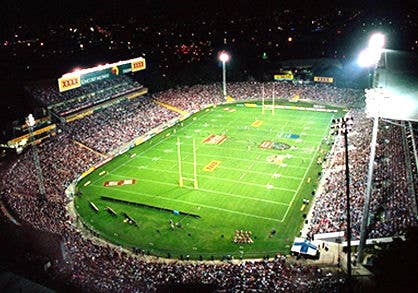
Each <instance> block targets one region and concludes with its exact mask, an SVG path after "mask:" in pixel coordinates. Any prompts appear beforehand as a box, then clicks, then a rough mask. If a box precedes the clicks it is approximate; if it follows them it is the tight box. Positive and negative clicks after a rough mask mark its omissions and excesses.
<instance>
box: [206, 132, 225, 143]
mask: <svg viewBox="0 0 418 293" xmlns="http://www.w3.org/2000/svg"><path fill="white" fill-rule="evenodd" d="M225 139H226V135H225V134H222V135H216V134H211V135H209V136H208V137H206V138H205V139H204V140H203V141H202V142H203V143H205V144H221V143H223V142H224V140H225Z"/></svg>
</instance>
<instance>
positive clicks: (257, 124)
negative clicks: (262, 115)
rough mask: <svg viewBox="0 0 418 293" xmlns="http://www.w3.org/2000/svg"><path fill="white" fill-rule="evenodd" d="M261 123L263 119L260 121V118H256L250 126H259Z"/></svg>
mask: <svg viewBox="0 0 418 293" xmlns="http://www.w3.org/2000/svg"><path fill="white" fill-rule="evenodd" d="M262 124H263V121H261V120H256V121H254V122H253V123H252V124H251V126H252V127H260V126H261V125H262Z"/></svg>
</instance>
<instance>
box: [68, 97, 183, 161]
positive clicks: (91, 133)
mask: <svg viewBox="0 0 418 293" xmlns="http://www.w3.org/2000/svg"><path fill="white" fill-rule="evenodd" d="M178 115H179V114H178V113H176V112H174V111H171V110H168V109H167V108H164V107H163V106H160V105H159V104H157V103H154V102H153V101H152V100H151V99H149V98H148V97H141V98H136V99H131V100H124V101H121V102H120V103H117V104H114V105H111V106H109V107H107V108H105V109H103V110H100V111H97V112H95V113H93V114H92V115H88V116H85V117H83V118H81V119H79V120H75V121H73V122H71V123H68V124H67V125H66V129H67V130H68V131H69V133H71V135H72V136H73V137H74V138H75V139H77V140H79V141H80V142H82V143H84V144H85V145H87V146H89V147H91V148H93V149H95V150H98V151H99V152H101V153H108V152H109V151H111V150H114V149H116V148H118V147H120V146H122V145H124V144H126V143H128V142H129V141H131V140H132V139H134V138H135V137H138V136H140V135H143V134H145V133H146V132H148V131H150V130H151V129H153V128H155V127H157V126H158V125H161V124H162V123H164V122H167V121H169V120H170V119H173V118H175V117H177V116H178Z"/></svg>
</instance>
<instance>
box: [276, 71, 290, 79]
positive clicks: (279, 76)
mask: <svg viewBox="0 0 418 293" xmlns="http://www.w3.org/2000/svg"><path fill="white" fill-rule="evenodd" d="M274 80H293V74H292V72H291V71H289V72H287V73H284V74H275V75H274Z"/></svg>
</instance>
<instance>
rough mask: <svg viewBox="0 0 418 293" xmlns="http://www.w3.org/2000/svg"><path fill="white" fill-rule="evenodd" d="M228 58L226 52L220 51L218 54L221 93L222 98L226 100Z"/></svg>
mask: <svg viewBox="0 0 418 293" xmlns="http://www.w3.org/2000/svg"><path fill="white" fill-rule="evenodd" d="M229 59H230V56H229V54H228V53H227V52H225V51H222V52H220V54H219V60H220V61H221V62H222V93H223V96H224V99H225V100H226V67H225V65H226V62H228V61H229Z"/></svg>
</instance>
